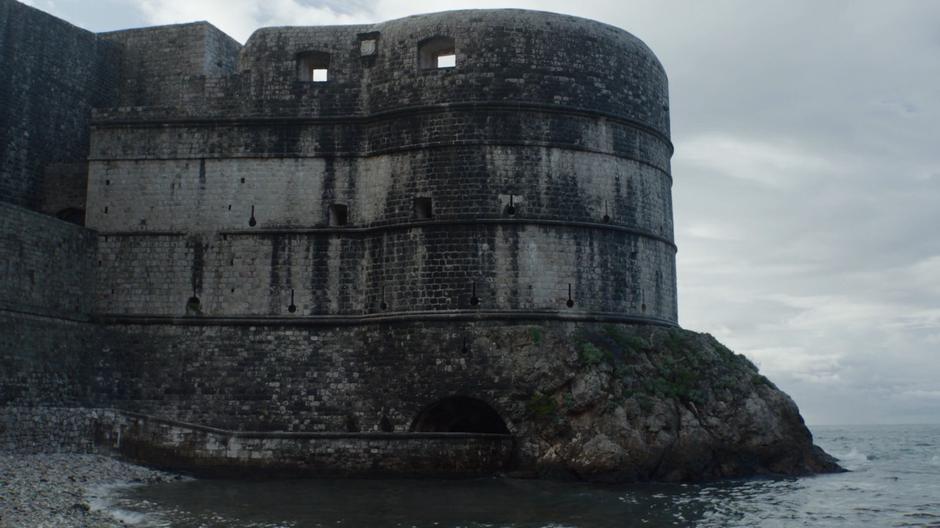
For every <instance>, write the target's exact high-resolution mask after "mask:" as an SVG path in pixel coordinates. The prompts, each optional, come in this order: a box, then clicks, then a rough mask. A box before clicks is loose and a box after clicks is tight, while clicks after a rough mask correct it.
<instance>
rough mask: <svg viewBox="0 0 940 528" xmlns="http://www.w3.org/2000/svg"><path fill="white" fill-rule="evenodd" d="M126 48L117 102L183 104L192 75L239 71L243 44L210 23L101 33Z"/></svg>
mask: <svg viewBox="0 0 940 528" xmlns="http://www.w3.org/2000/svg"><path fill="white" fill-rule="evenodd" d="M98 36H99V38H101V39H102V40H105V41H108V42H112V43H114V44H115V45H116V46H118V47H119V48H120V49H121V57H120V62H119V63H118V64H117V66H118V68H119V72H120V85H119V88H120V89H119V93H120V99H119V102H118V104H117V105H112V106H158V107H159V106H170V107H173V106H178V105H180V104H181V103H182V102H183V100H184V95H183V93H184V91H185V90H186V86H187V82H188V79H189V78H190V77H195V76H218V75H225V74H230V73H233V72H234V70H235V65H236V62H237V60H238V52H239V50H240V49H241V45H240V44H239V43H238V42H236V41H235V40H233V39H232V38H231V37H229V36H228V35H226V34H225V33H223V32H221V31H219V30H218V29H216V28H215V27H213V26H212V25H211V24H209V23H208V22H194V23H191V24H177V25H169V26H157V27H151V28H140V29H128V30H124V31H114V32H109V33H100V34H99V35H98Z"/></svg>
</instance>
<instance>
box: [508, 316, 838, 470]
mask: <svg viewBox="0 0 940 528" xmlns="http://www.w3.org/2000/svg"><path fill="white" fill-rule="evenodd" d="M530 332H531V336H530V341H531V343H532V346H531V347H527V350H526V351H525V352H524V353H523V354H521V355H520V356H517V357H518V358H519V360H518V364H517V365H516V366H517V369H516V373H517V374H516V376H517V379H520V381H522V382H523V383H524V384H529V383H535V384H536V385H537V386H538V387H540V390H539V391H537V392H535V393H534V394H532V395H531V397H530V398H529V399H528V401H527V404H526V412H527V413H528V415H529V416H528V418H529V419H528V420H526V421H525V422H524V425H523V428H524V429H525V430H524V431H517V434H518V436H519V438H520V439H522V442H523V444H522V445H520V446H519V453H520V458H521V462H522V464H521V465H520V467H534V468H535V469H536V471H537V472H538V473H539V474H540V475H542V476H564V475H571V476H576V477H579V478H585V479H591V480H647V479H652V480H666V481H685V480H702V479H713V478H725V477H743V476H754V475H805V474H812V473H820V472H832V471H839V470H841V468H840V467H839V466H838V464H836V461H835V459H834V458H832V457H831V456H829V455H828V454H826V453H825V452H823V451H822V449H820V448H819V447H816V446H814V445H813V439H812V435H811V433H810V432H809V430H808V429H807V428H806V426H805V425H804V423H803V419H802V417H801V416H800V413H799V409H798V408H797V406H796V404H795V403H794V402H793V400H792V399H790V397H789V396H787V395H786V394H785V393H784V392H782V391H781V390H780V389H778V388H777V387H776V386H775V385H774V384H773V383H772V382H771V381H770V380H768V379H767V378H766V377H764V376H763V375H761V374H760V373H759V372H758V370H757V368H756V367H755V366H754V364H753V363H751V362H750V361H748V360H747V359H746V358H745V357H744V356H742V355H737V354H734V353H733V352H731V351H730V350H728V348H726V347H725V346H724V345H722V344H721V343H719V342H718V341H717V340H716V339H715V338H713V337H712V336H710V335H708V334H699V333H695V332H689V331H685V330H680V329H668V328H655V327H641V326H628V325H607V326H598V325H584V326H580V327H578V329H577V330H576V331H575V332H574V333H573V334H571V333H565V332H564V331H562V330H560V329H559V330H554V329H549V328H539V327H533V328H531V330H530ZM523 380H525V381H523ZM536 380H537V381H536Z"/></svg>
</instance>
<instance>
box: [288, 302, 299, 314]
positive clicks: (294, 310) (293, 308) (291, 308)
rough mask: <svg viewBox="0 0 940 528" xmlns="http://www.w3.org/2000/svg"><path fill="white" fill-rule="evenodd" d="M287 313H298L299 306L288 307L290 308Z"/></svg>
mask: <svg viewBox="0 0 940 528" xmlns="http://www.w3.org/2000/svg"><path fill="white" fill-rule="evenodd" d="M287 311H288V312H290V313H294V312H296V311H297V305H295V304H292V305H290V306H288V307H287Z"/></svg>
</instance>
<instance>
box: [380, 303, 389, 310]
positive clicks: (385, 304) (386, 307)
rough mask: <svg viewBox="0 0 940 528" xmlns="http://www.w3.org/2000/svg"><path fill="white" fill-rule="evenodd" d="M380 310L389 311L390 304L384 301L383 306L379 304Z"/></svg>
mask: <svg viewBox="0 0 940 528" xmlns="http://www.w3.org/2000/svg"><path fill="white" fill-rule="evenodd" d="M379 308H380V309H382V310H388V303H387V302H385V301H382V302H381V304H379Z"/></svg>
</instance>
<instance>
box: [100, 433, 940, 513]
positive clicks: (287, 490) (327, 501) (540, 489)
mask: <svg viewBox="0 0 940 528" xmlns="http://www.w3.org/2000/svg"><path fill="white" fill-rule="evenodd" d="M813 432H814V434H815V441H816V443H817V444H818V445H820V446H821V447H822V448H823V449H825V450H826V451H827V452H829V453H830V454H832V455H833V456H835V457H837V458H838V459H839V460H840V463H841V464H842V465H843V466H844V467H845V468H846V469H849V470H850V471H849V472H848V473H840V474H832V475H818V476H814V477H803V478H774V479H745V480H730V481H721V482H712V483H707V484H660V483H646V484H628V485H626V484H625V485H592V484H585V483H576V482H548V481H537V480H516V479H505V478H486V479H470V480H433V479H420V480H419V479H414V480H407V479H396V480H333V479H321V480H276V481H254V482H252V481H233V480H187V481H181V482H171V483H164V484H157V485H151V486H142V487H137V488H129V489H125V490H123V491H121V492H119V493H118V494H117V495H115V496H114V497H113V500H112V503H111V504H112V507H113V508H115V509H118V510H120V511H122V512H134V513H136V514H139V516H138V517H136V518H137V519H139V524H138V525H140V526H173V527H183V528H190V527H192V528H195V527H206V528H208V527H222V526H224V527H253V528H261V527H264V528H274V527H297V528H300V527H327V526H328V527H359V526H364V527H368V526H392V527H422V528H423V527H436V528H444V527H467V528H470V527H494V528H495V527H519V528H522V527H525V528H549V527H551V528H562V527H580V528H608V527H610V528H613V527H617V528H621V527H625V526H641V527H660V526H701V527H726V526H740V527H752V526H770V527H774V526H786V527H789V526H814V527H817V526H818V527H835V526H838V527H843V526H845V527H848V526H851V527H861V526H865V527H868V526H875V527H879V526H886V527H887V526H897V527H902V526H903V527H908V526H933V527H940V425H930V426H927V425H920V426H910V425H908V426H851V427H849V426H845V427H841V426H840V427H835V426H831V427H814V428H813ZM125 514H126V513H125Z"/></svg>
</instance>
